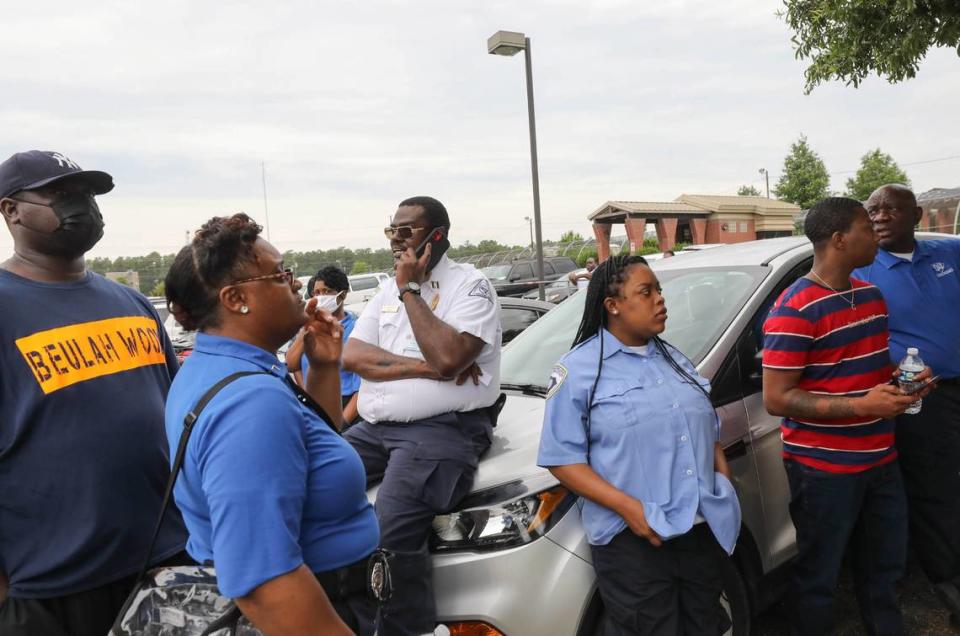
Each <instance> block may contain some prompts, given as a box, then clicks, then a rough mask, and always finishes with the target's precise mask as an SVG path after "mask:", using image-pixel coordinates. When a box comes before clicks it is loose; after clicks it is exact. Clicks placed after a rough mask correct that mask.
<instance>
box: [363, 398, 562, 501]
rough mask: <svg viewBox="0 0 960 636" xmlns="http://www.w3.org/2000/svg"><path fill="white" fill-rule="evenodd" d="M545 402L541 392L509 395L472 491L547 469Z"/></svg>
mask: <svg viewBox="0 0 960 636" xmlns="http://www.w3.org/2000/svg"><path fill="white" fill-rule="evenodd" d="M544 404H545V403H544V399H543V398H542V397H538V396H529V395H521V394H518V393H510V394H508V395H507V401H506V404H504V406H503V410H502V411H501V412H500V417H499V419H498V420H497V426H496V428H494V429H493V442H492V443H491V444H490V449H489V450H488V451H487V452H486V453H484V455H483V456H482V457H481V458H480V465H479V467H478V468H477V475H476V478H475V479H474V481H473V489H472V490H471V492H476V491H478V490H486V489H488V488H491V487H493V486H497V485H500V484H504V483H507V482H510V481H515V480H518V479H524V478H527V477H530V476H534V475H541V474H543V473H545V472H547V470H546V469H545V468H540V467H539V466H537V451H538V450H539V448H540V429H541V427H542V426H543V409H544ZM377 489H378V486H374V487H373V488H371V489H370V490H369V491H368V492H367V496H368V498H369V499H370V501H375V500H376V492H377Z"/></svg>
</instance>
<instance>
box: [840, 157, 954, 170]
mask: <svg viewBox="0 0 960 636" xmlns="http://www.w3.org/2000/svg"><path fill="white" fill-rule="evenodd" d="M954 159H960V155H953V156H950V157H941V158H939V159H925V160H923V161H911V162H910V163H901V164H897V165H899V166H900V167H902V168H905V167H906V166H922V165H924V164H928V163H938V162H940V161H953V160H954ZM857 171H859V168H857V170H840V171H837V172H831V173H830V174H832V175H834V174H853V173H855V172H857Z"/></svg>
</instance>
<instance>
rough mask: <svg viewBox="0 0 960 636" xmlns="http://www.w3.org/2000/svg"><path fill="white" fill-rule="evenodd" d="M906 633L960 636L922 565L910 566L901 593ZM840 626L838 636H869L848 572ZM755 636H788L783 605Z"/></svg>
mask: <svg viewBox="0 0 960 636" xmlns="http://www.w3.org/2000/svg"><path fill="white" fill-rule="evenodd" d="M900 600H901V604H902V605H901V606H902V607H903V613H904V623H905V626H906V631H907V633H908V634H910V635H911V636H947V635H949V634H960V626H957V625H956V624H955V623H951V621H950V614H949V612H947V610H946V609H945V608H944V607H943V605H942V604H941V603H940V601H939V600H938V599H937V596H936V594H935V592H934V591H933V586H932V585H930V582H929V581H927V578H926V577H925V576H924V575H923V572H922V571H921V570H920V567H919V565H917V564H916V563H915V562H913V561H911V562H909V563H908V564H907V576H906V577H905V579H904V581H903V584H902V586H901V589H900ZM839 616H840V624H839V626H838V629H837V632H836V633H837V636H860V635H861V634H865V633H866V632H865V631H864V629H863V627H862V625H861V623H860V613H859V610H858V609H857V600H856V598H855V596H854V592H853V576H852V573H851V572H850V569H849V568H844V571H843V574H842V575H841V577H840V606H839ZM753 633H754V635H755V636H787V635H789V634H790V626H789V623H788V622H787V620H786V617H785V612H784V608H783V605H782V604H780V605H775V606H774V607H772V608H770V609H769V610H767V611H766V612H764V613H763V614H761V615H760V616H759V617H757V619H756V623H754V631H753Z"/></svg>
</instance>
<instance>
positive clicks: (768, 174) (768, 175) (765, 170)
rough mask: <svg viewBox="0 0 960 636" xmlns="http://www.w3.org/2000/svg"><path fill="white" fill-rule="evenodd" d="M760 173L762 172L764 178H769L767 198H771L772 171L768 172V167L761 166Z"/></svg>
mask: <svg viewBox="0 0 960 636" xmlns="http://www.w3.org/2000/svg"><path fill="white" fill-rule="evenodd" d="M760 174H762V175H763V176H764V178H765V179H766V180H767V198H768V199H769V198H770V173H769V172H767V169H766V168H760Z"/></svg>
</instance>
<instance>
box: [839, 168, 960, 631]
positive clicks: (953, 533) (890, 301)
mask: <svg viewBox="0 0 960 636" xmlns="http://www.w3.org/2000/svg"><path fill="white" fill-rule="evenodd" d="M866 208H867V212H868V213H869V214H870V219H871V220H872V221H873V225H874V229H875V230H876V232H877V234H878V236H879V238H880V250H879V251H878V252H877V258H876V260H875V261H874V262H873V264H872V265H869V266H867V267H863V268H861V269H858V270H856V271H854V272H853V276H855V277H856V278H859V279H861V280H865V281H869V282H871V283H873V284H874V285H876V286H877V287H879V288H880V291H881V292H882V293H883V297H884V299H886V301H887V306H888V308H889V313H890V317H889V326H890V358H891V360H892V361H893V363H894V364H897V363H898V362H899V361H900V360H901V359H902V358H903V356H904V354H905V352H906V349H907V347H917V348H918V349H919V350H920V356H921V357H922V358H923V360H924V362H926V363H927V364H928V365H929V366H930V367H931V368H932V369H933V370H934V372H935V373H937V374H939V375H940V376H941V378H942V379H941V380H940V384H939V388H938V389H937V390H936V391H934V392H933V393H931V394H930V395H928V396H927V397H925V398H924V399H923V408H922V410H921V411H920V413H918V414H916V415H901V416H900V417H898V418H897V432H896V435H897V448H898V450H899V453H900V467H901V469H902V471H903V478H904V485H905V487H906V491H907V498H908V501H909V508H910V535H911V544H912V546H913V549H914V551H915V552H916V554H917V557H918V559H919V560H920V563H921V565H922V566H923V569H924V571H925V572H926V574H927V577H928V578H929V579H930V581H931V582H933V583H934V584H935V585H936V588H937V591H938V594H939V596H940V598H941V600H943V602H944V603H945V604H946V605H947V607H949V609H950V611H951V612H952V613H953V614H954V616H956V617H958V618H960V472H958V470H957V468H958V466H960V309H958V308H960V239H956V238H944V239H937V240H923V241H917V240H916V239H915V238H914V228H915V227H916V225H917V223H919V222H920V218H921V217H922V216H923V210H922V209H921V208H920V207H919V206H918V205H917V199H916V197H915V196H914V194H913V192H911V191H910V189H909V188H907V187H906V186H902V185H894V184H891V185H885V186H882V187H880V188H878V189H877V190H876V191H875V192H874V193H873V194H871V195H870V198H869V199H868V200H867V203H866Z"/></svg>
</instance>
